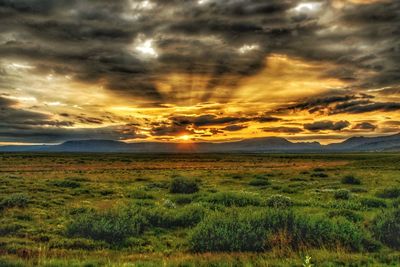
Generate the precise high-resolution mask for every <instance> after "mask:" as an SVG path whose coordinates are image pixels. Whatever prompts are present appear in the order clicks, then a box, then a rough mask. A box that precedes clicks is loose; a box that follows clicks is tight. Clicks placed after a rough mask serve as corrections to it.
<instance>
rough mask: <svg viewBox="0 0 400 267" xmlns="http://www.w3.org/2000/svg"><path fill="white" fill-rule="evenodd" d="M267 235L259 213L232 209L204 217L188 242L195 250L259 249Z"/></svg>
mask: <svg viewBox="0 0 400 267" xmlns="http://www.w3.org/2000/svg"><path fill="white" fill-rule="evenodd" d="M266 237H267V229H266V228H265V227H264V221H263V215H262V214H260V213H257V214H254V213H252V214H250V213H249V212H239V211H237V210H234V211H231V212H228V213H219V212H215V213H213V214H211V215H209V216H208V217H206V218H205V219H204V220H203V221H202V222H201V223H200V224H198V225H197V226H196V228H194V230H193V231H192V233H191V234H190V236H189V244H190V248H191V250H192V251H195V252H206V251H211V252H218V251H229V252H232V251H262V250H264V249H265V247H266Z"/></svg>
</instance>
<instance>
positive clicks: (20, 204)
mask: <svg viewBox="0 0 400 267" xmlns="http://www.w3.org/2000/svg"><path fill="white" fill-rule="evenodd" d="M29 202H30V198H29V196H27V195H25V194H12V195H9V196H6V197H5V198H3V199H1V200H0V210H4V209H8V208H15V207H17V208H25V207H27V206H28V204H29Z"/></svg>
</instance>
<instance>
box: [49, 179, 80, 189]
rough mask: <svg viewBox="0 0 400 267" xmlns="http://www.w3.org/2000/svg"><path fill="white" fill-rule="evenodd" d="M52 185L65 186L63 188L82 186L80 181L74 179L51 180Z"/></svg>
mask: <svg viewBox="0 0 400 267" xmlns="http://www.w3.org/2000/svg"><path fill="white" fill-rule="evenodd" d="M50 185H53V186H57V187H63V188H78V187H80V186H81V184H80V183H79V182H77V181H73V180H56V181H51V182H50Z"/></svg>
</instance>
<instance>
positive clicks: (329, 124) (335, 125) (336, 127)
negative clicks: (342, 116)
mask: <svg viewBox="0 0 400 267" xmlns="http://www.w3.org/2000/svg"><path fill="white" fill-rule="evenodd" d="M349 126H350V123H349V122H348V121H338V122H333V121H316V122H313V123H307V124H304V129H306V130H309V131H312V132H318V131H324V130H332V131H341V130H343V129H344V128H347V127H349Z"/></svg>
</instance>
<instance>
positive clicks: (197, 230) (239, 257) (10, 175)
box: [0, 153, 400, 267]
mask: <svg viewBox="0 0 400 267" xmlns="http://www.w3.org/2000/svg"><path fill="white" fill-rule="evenodd" d="M0 181H1V183H0V266H305V267H311V266H399V265H400V155H399V154H389V153H381V154H378V153H368V154H367V153H366V154H326V155H322V154H176V155H166V154H165V155H147V154H146V155H144V154H143V155H140V154H58V153H53V154H51V153H49V154H45V153H43V154H39V153H36V154H29V153H3V154H0Z"/></svg>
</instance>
